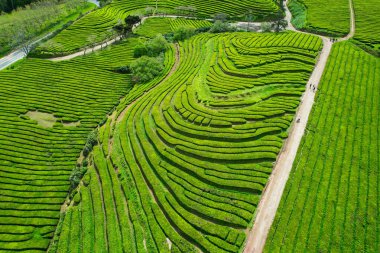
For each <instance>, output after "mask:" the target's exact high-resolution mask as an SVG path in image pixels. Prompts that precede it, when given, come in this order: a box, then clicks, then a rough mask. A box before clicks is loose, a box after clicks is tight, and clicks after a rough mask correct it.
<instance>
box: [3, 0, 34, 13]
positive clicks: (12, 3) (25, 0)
mask: <svg viewBox="0 0 380 253" xmlns="http://www.w3.org/2000/svg"><path fill="white" fill-rule="evenodd" d="M37 1H38V0H1V1H0V13H1V12H11V11H13V10H16V9H17V8H20V7H24V6H25V5H28V4H30V3H33V2H37Z"/></svg>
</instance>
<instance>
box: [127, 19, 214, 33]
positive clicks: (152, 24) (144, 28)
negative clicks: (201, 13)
mask: <svg viewBox="0 0 380 253" xmlns="http://www.w3.org/2000/svg"><path fill="white" fill-rule="evenodd" d="M211 25H212V23H211V22H210V21H207V20H200V19H187V18H149V19H147V20H145V21H144V24H142V25H141V26H139V27H138V28H137V29H136V30H135V31H134V33H136V34H138V35H140V36H145V37H154V36H156V35H157V34H159V33H161V34H167V33H170V32H174V31H176V30H178V28H180V27H188V28H194V29H197V28H201V27H209V26H211Z"/></svg>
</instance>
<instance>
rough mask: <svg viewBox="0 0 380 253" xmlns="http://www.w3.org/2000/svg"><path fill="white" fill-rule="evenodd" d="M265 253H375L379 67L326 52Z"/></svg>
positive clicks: (345, 50) (348, 50) (360, 57)
mask: <svg viewBox="0 0 380 253" xmlns="http://www.w3.org/2000/svg"><path fill="white" fill-rule="evenodd" d="M320 85H321V86H320V90H319V91H318V95H317V99H316V103H315V106H314V108H313V111H312V114H311V116H310V121H309V123H308V126H307V130H306V135H305V136H304V138H303V140H302V142H301V145H300V148H299V150H298V155H297V157H296V160H295V162H294V165H293V170H292V172H291V174H290V178H289V181H288V183H287V186H286V188H285V191H284V194H283V197H282V200H281V204H280V207H279V209H278V211H277V215H276V218H275V221H274V223H273V225H272V228H271V231H270V234H269V237H268V239H267V244H266V248H265V249H266V252H379V251H380V240H379V235H380V231H379V220H380V207H379V203H380V188H379V182H380V178H379V176H380V175H379V164H380V162H379V159H380V156H379V154H380V150H379V147H380V136H379V134H380V132H379V126H380V117H379V115H380V97H379V94H380V60H379V58H376V57H373V56H371V55H369V54H367V53H365V52H364V51H362V50H360V49H359V48H358V47H356V46H354V45H352V44H351V43H349V42H344V43H338V44H336V45H334V47H333V50H332V54H331V56H330V59H329V61H328V65H327V68H326V71H325V73H324V76H323V80H322V82H321V84H320Z"/></svg>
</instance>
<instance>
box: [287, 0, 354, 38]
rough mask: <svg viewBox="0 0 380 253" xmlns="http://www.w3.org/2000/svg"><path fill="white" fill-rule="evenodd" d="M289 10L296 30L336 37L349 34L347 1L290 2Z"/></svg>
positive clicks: (301, 0)
mask: <svg viewBox="0 0 380 253" xmlns="http://www.w3.org/2000/svg"><path fill="white" fill-rule="evenodd" d="M289 9H290V11H291V12H292V15H293V19H292V24H293V25H294V26H295V27H297V28H298V29H305V30H307V31H310V32H313V33H319V34H325V35H329V36H336V37H343V36H344V35H346V34H348V33H349V32H350V9H349V3H348V0H334V1H328V2H326V1H323V0H291V1H290V3H289Z"/></svg>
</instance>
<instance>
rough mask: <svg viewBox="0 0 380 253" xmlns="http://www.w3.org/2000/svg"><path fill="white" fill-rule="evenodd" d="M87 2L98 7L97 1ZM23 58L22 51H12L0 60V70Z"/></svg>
mask: <svg viewBox="0 0 380 253" xmlns="http://www.w3.org/2000/svg"><path fill="white" fill-rule="evenodd" d="M88 2H91V3H94V4H96V5H97V6H99V1H97V0H88ZM51 34H52V33H48V34H46V35H45V36H43V37H41V38H39V39H36V40H35V41H34V42H33V43H32V44H36V43H38V42H40V41H41V40H43V39H45V38H47V37H49V36H51ZM23 58H25V53H24V52H23V51H22V49H17V50H16V51H13V52H12V53H10V54H8V55H7V56H4V57H3V58H0V70H2V69H5V68H7V67H9V66H10V65H12V64H13V63H15V62H17V61H19V60H21V59H23Z"/></svg>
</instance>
